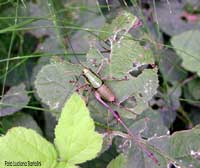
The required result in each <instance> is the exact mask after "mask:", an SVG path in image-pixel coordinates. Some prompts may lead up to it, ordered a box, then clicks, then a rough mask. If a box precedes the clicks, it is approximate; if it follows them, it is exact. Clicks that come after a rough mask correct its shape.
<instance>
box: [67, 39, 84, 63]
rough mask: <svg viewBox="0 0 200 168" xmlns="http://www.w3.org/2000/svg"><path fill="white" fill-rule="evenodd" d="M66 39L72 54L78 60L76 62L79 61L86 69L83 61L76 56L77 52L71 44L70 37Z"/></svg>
mask: <svg viewBox="0 0 200 168" xmlns="http://www.w3.org/2000/svg"><path fill="white" fill-rule="evenodd" d="M66 39H67V42H68V44H69V47H70V48H71V50H72V53H73V55H74V58H75V59H76V61H77V62H78V63H79V64H80V65H82V66H83V67H85V66H84V65H83V64H82V63H81V61H80V60H79V59H78V57H77V56H76V52H75V50H74V48H73V46H72V43H71V41H70V39H69V37H68V36H66Z"/></svg>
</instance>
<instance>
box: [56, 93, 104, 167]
mask: <svg viewBox="0 0 200 168" xmlns="http://www.w3.org/2000/svg"><path fill="white" fill-rule="evenodd" d="M94 129H95V127H94V122H93V120H92V118H91V117H90V115H89V111H88V109H87V107H86V105H85V102H84V101H83V100H82V99H81V98H80V96H79V95H77V94H73V95H72V96H71V98H70V99H69V100H68V101H67V103H66V104H65V106H64V108H63V109H62V113H61V117H60V119H59V122H58V125H57V126H56V129H55V136H56V138H55V145H56V148H57V150H58V152H59V157H60V160H62V161H63V160H64V161H66V162H67V163H68V164H79V163H83V162H85V161H87V160H90V159H93V158H95V157H96V156H97V153H98V152H100V150H101V146H102V136H101V135H100V134H98V133H97V132H95V130H94Z"/></svg>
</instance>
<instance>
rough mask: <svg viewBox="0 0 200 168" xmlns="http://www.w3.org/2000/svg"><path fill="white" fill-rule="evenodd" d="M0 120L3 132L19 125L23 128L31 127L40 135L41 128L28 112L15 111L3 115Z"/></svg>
mask: <svg viewBox="0 0 200 168" xmlns="http://www.w3.org/2000/svg"><path fill="white" fill-rule="evenodd" d="M0 121H1V127H2V128H3V129H4V130H5V132H7V130H8V129H10V128H12V127H17V126H21V127H25V128H31V129H33V130H35V131H36V132H37V133H39V134H40V135H42V130H41V129H40V127H39V126H38V124H37V122H36V121H35V120H34V119H33V117H32V116H31V115H29V114H25V113H22V112H17V113H15V114H14V115H11V116H7V117H3V118H2V119H1V120H0Z"/></svg>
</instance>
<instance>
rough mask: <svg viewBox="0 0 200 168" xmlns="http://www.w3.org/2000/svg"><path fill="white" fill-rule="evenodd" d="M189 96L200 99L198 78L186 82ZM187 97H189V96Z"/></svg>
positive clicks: (199, 81)
mask: <svg viewBox="0 0 200 168" xmlns="http://www.w3.org/2000/svg"><path fill="white" fill-rule="evenodd" d="M187 87H188V91H189V94H190V97H191V98H192V99H195V100H200V79H199V78H197V79H195V80H192V81H190V82H189V83H188V84H187ZM190 97H189V98H190Z"/></svg>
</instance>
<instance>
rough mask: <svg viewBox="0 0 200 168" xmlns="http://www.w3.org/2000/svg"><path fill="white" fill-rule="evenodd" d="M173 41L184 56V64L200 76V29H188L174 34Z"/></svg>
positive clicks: (179, 53)
mask: <svg viewBox="0 0 200 168" xmlns="http://www.w3.org/2000/svg"><path fill="white" fill-rule="evenodd" d="M171 43H172V45H173V47H174V49H175V51H176V53H177V54H178V55H179V56H180V57H181V58H182V60H183V62H182V66H183V67H184V68H185V69H187V70H189V71H192V72H197V74H198V75H199V76H200V54H199V53H200V48H199V46H200V31H198V30H194V31H187V32H184V33H182V34H179V35H177V36H173V37H172V39H171Z"/></svg>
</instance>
